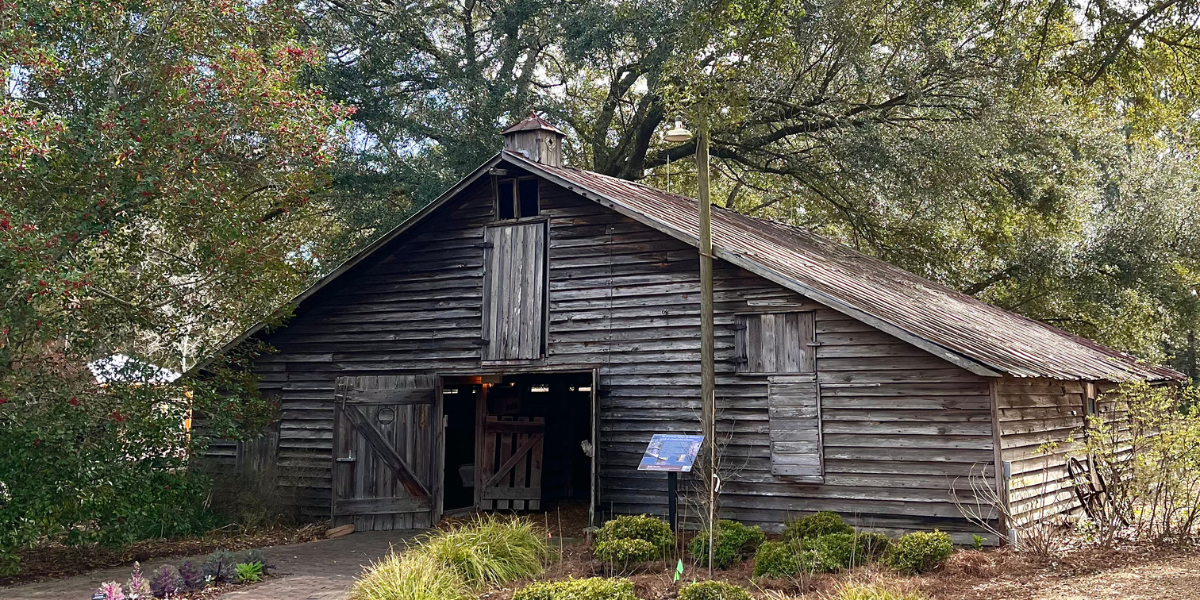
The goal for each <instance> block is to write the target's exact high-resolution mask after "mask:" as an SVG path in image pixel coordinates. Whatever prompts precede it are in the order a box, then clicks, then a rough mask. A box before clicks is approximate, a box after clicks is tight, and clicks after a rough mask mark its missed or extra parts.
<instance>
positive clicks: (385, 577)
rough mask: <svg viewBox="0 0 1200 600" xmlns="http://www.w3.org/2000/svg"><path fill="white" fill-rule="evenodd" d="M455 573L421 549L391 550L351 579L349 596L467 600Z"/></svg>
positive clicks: (360, 598)
mask: <svg viewBox="0 0 1200 600" xmlns="http://www.w3.org/2000/svg"><path fill="white" fill-rule="evenodd" d="M469 598H470V596H468V595H467V590H466V586H464V585H463V582H462V578H461V577H459V575H458V573H455V572H454V571H452V570H450V569H447V568H446V567H445V566H443V565H442V564H441V563H439V562H438V561H437V560H436V559H434V558H433V557H432V556H430V555H428V554H425V553H421V552H406V553H404V554H396V553H395V552H392V553H390V554H388V555H387V556H386V557H385V558H384V559H383V560H380V561H379V562H376V563H373V564H372V565H371V566H370V567H369V568H368V569H367V570H366V572H365V573H363V575H362V577H360V578H359V579H358V580H357V581H355V582H354V587H353V588H351V590H350V600H468V599H469Z"/></svg>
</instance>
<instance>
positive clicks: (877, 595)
mask: <svg viewBox="0 0 1200 600" xmlns="http://www.w3.org/2000/svg"><path fill="white" fill-rule="evenodd" d="M822 598H825V599H826V600H925V597H924V596H922V595H921V594H919V593H917V592H898V591H895V590H890V589H888V588H886V587H883V586H881V585H874V584H868V585H861V584H854V583H850V584H843V585H842V586H840V587H838V588H837V589H836V590H835V591H834V592H833V593H832V594H826V595H825V596H823V597H822Z"/></svg>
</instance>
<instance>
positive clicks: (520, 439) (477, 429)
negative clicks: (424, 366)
mask: <svg viewBox="0 0 1200 600" xmlns="http://www.w3.org/2000/svg"><path fill="white" fill-rule="evenodd" d="M592 385H593V383H592V374H591V373H526V374H513V375H500V376H488V377H457V378H454V377H448V378H445V379H444V380H443V395H442V398H443V406H444V414H445V416H446V446H445V448H446V449H445V453H446V454H445V467H444V468H445V472H444V473H443V476H444V481H445V482H446V483H445V488H444V496H443V507H444V510H445V511H446V512H451V511H455V510H463V509H471V508H473V507H478V508H480V509H482V510H518V511H520V510H546V509H548V508H549V507H550V506H553V505H559V504H562V503H587V502H588V501H589V498H590V494H591V493H592V486H591V481H592V458H591V452H592V450H591V444H592V434H591V428H592V411H593V403H592Z"/></svg>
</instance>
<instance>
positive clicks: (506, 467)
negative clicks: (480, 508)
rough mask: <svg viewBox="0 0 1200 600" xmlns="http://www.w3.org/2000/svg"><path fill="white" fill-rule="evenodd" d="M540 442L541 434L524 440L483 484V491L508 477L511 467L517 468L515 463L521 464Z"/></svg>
mask: <svg viewBox="0 0 1200 600" xmlns="http://www.w3.org/2000/svg"><path fill="white" fill-rule="evenodd" d="M540 441H542V434H540V433H535V434H533V435H531V436H529V439H527V440H525V442H524V443H522V444H521V445H520V446H517V450H516V452H513V453H512V456H510V457H508V460H506V461H504V464H502V465H500V468H499V469H497V470H496V473H495V474H494V475H492V476H491V477H489V478H488V480H487V481H485V482H484V483H483V489H485V490H486V489H488V488H490V487H492V486H494V485H496V484H497V483H500V480H501V479H503V478H504V476H505V475H508V472H509V471H512V470H513V467H515V466H517V463H518V462H521V461H522V460H523V459H524V458H525V455H526V454H529V451H530V450H533V447H534V446H536V445H537V444H538V442H540Z"/></svg>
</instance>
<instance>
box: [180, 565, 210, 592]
mask: <svg viewBox="0 0 1200 600" xmlns="http://www.w3.org/2000/svg"><path fill="white" fill-rule="evenodd" d="M179 576H180V577H182V578H183V586H184V588H186V589H189V590H198V589H200V588H202V587H204V571H202V570H201V569H200V567H198V566H196V563H194V562H192V561H190V560H185V561H183V564H181V565H179Z"/></svg>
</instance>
